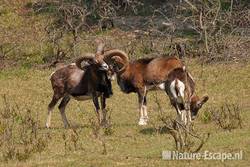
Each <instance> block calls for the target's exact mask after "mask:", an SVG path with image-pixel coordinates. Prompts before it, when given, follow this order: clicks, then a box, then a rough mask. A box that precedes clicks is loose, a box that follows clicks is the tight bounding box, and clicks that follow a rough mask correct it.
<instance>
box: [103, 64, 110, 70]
mask: <svg viewBox="0 0 250 167" xmlns="http://www.w3.org/2000/svg"><path fill="white" fill-rule="evenodd" d="M102 68H103V69H105V70H108V69H109V66H108V65H107V63H105V62H104V63H102Z"/></svg>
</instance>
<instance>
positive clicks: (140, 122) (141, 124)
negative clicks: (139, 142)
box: [138, 118, 147, 126]
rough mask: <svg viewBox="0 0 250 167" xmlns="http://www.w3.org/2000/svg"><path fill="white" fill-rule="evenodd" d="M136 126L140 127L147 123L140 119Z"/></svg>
mask: <svg viewBox="0 0 250 167" xmlns="http://www.w3.org/2000/svg"><path fill="white" fill-rule="evenodd" d="M138 125H140V126H144V125H147V121H145V119H144V118H140V120H139V122H138Z"/></svg>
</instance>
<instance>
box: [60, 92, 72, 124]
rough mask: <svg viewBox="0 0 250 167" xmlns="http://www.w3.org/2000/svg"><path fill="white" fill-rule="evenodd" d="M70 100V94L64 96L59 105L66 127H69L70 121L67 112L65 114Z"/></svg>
mask: <svg viewBox="0 0 250 167" xmlns="http://www.w3.org/2000/svg"><path fill="white" fill-rule="evenodd" d="M69 101H70V97H69V96H68V95H66V96H64V97H63V99H62V101H61V103H60V105H59V107H58V108H59V110H60V113H61V116H62V120H63V124H64V127H65V128H68V127H69V122H68V120H67V117H66V114H65V108H66V106H67V104H68V103H69Z"/></svg>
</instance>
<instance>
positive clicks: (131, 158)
mask: <svg viewBox="0 0 250 167" xmlns="http://www.w3.org/2000/svg"><path fill="white" fill-rule="evenodd" d="M186 64H187V66H188V68H189V71H191V73H192V74H193V75H194V78H195V80H196V82H197V92H198V94H200V95H203V94H208V95H209V97H210V99H209V101H208V103H207V104H205V105H204V107H203V108H202V110H201V112H200V114H199V118H198V119H197V120H196V121H195V125H194V126H195V129H196V130H197V131H198V132H199V133H208V132H209V133H210V134H211V136H210V138H209V140H208V142H207V143H206V144H205V145H204V146H203V148H202V149H201V151H200V152H203V151H205V150H208V151H210V152H239V151H240V150H242V151H243V160H227V161H225V162H221V161H220V160H217V161H216V160H210V161H209V160H207V161H205V160H179V161H173V160H170V161H167V160H162V157H161V153H162V151H164V150H175V146H174V141H173V138H172V137H171V136H170V135H169V134H168V133H166V132H164V131H161V132H160V133H157V130H156V128H155V127H160V126H163V123H161V121H160V120H159V113H158V112H157V105H156V103H155V96H157V97H158V99H159V100H160V103H161V105H162V107H163V108H164V112H165V114H166V115H172V116H174V115H175V111H174V109H173V108H171V107H170V104H169V100H168V98H167V97H166V96H165V95H164V93H163V92H151V93H149V99H148V109H149V117H150V123H149V124H148V125H147V126H144V127H140V126H138V125H137V121H138V120H137V119H138V113H137V105H138V103H137V96H136V95H135V94H129V95H126V94H123V93H122V92H121V91H120V90H119V88H118V87H117V84H116V82H114V83H113V89H114V95H113V97H112V98H110V99H108V101H107V106H108V109H109V112H110V113H111V120H112V127H111V128H109V129H108V130H109V135H103V134H102V135H101V140H99V139H96V138H95V137H94V135H93V126H92V124H91V121H90V120H95V119H96V117H95V113H94V107H93V104H92V102H91V101H85V102H77V101H74V100H72V101H71V102H70V104H69V105H68V107H67V109H66V110H67V112H66V113H67V117H68V120H69V121H70V123H71V125H73V126H74V127H76V128H75V132H74V131H73V130H70V129H64V127H63V123H62V120H61V116H60V113H59V111H58V109H57V108H55V110H54V112H53V114H52V122H51V123H52V128H51V129H46V128H45V121H46V115H47V105H48V103H49V101H50V99H51V96H52V89H51V85H50V81H49V76H50V73H51V72H52V71H53V70H34V69H8V70H4V71H1V72H0V87H1V89H0V95H6V98H7V100H8V102H9V103H10V105H11V106H18V107H17V110H18V112H20V114H21V115H22V114H25V113H24V112H26V111H27V110H30V112H31V115H32V117H33V118H34V119H35V120H36V121H38V134H39V135H45V134H46V135H47V136H48V139H47V140H46V141H47V142H48V145H47V146H46V147H45V148H44V150H43V151H41V152H40V153H34V154H31V155H30V157H29V158H28V159H27V160H24V161H18V160H15V159H14V160H9V161H3V160H2V157H1V161H0V166H93V167H94V166H98V167H100V166H106V167H110V166H124V167H125V166H126V167H127V166H131V167H132V166H169V165H171V166H196V165H197V166H248V165H249V163H250V131H249V129H250V123H249V121H248V118H250V116H249V113H248V112H249V108H250V103H249V102H250V84H249V83H250V75H249V74H250V64H249V63H244V64H243V63H239V64H226V65H225V64H213V65H204V66H202V65H200V64H198V63H197V62H196V61H195V60H191V59H188V60H186ZM225 104H235V105H238V106H239V110H240V111H241V116H242V119H243V125H242V128H237V129H233V130H231V131H229V130H224V129H222V128H220V127H219V126H217V125H216V124H215V122H214V121H212V120H210V119H207V118H206V115H205V114H204V113H206V112H208V111H211V110H216V109H219V108H220V106H222V105H225ZM4 107H5V104H4V99H3V98H1V99H0V110H1V112H2V111H3V110H4ZM22 112H23V113H22ZM16 133H18V132H16ZM75 133H77V134H78V136H77V135H76V134H75ZM74 136H77V139H76V140H77V141H76V142H74V141H75V140H74ZM74 143H75V145H74ZM103 143H105V146H106V154H103V148H104V147H103ZM0 146H1V145H0ZM1 151H2V152H4V150H3V149H2V150H1Z"/></svg>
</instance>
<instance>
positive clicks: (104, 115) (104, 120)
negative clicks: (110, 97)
mask: <svg viewBox="0 0 250 167" xmlns="http://www.w3.org/2000/svg"><path fill="white" fill-rule="evenodd" d="M100 98H101V110H102V118H101V125H106V123H107V110H106V97H104V95H102V96H101V97H100Z"/></svg>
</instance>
